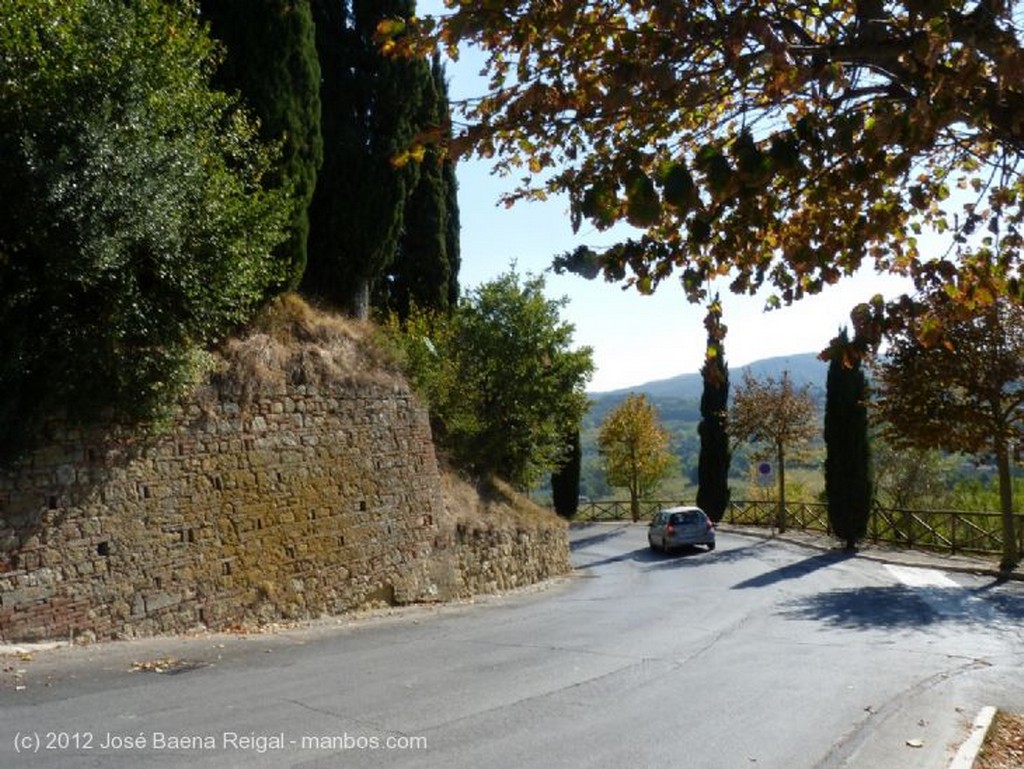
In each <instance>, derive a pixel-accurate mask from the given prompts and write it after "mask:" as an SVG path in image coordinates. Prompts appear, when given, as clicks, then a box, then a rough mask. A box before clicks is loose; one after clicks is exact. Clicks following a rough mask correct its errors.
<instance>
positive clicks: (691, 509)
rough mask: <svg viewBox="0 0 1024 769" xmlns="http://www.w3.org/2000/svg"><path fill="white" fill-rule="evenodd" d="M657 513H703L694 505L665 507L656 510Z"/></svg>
mask: <svg viewBox="0 0 1024 769" xmlns="http://www.w3.org/2000/svg"><path fill="white" fill-rule="evenodd" d="M658 512H659V513H703V512H704V511H703V510H701V509H700V508H699V507H696V506H694V505H679V506H678V507H666V508H663V509H662V510H659V511H658Z"/></svg>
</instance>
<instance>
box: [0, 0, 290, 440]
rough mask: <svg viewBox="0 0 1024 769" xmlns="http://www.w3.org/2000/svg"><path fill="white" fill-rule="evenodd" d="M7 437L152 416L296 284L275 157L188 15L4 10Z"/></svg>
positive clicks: (69, 8) (2, 246)
mask: <svg viewBox="0 0 1024 769" xmlns="http://www.w3.org/2000/svg"><path fill="white" fill-rule="evenodd" d="M0 17H2V18H3V20H4V21H3V24H2V25H0V51H2V55H0V199H3V201H4V210H3V212H2V213H0V392H3V393H4V397H3V399H2V403H0V434H2V438H3V439H2V440H0V442H2V443H3V444H4V446H5V448H8V449H9V448H10V447H11V446H13V445H16V444H17V443H18V440H19V439H24V438H25V437H26V436H27V435H28V434H30V433H31V431H32V429H33V427H34V426H35V425H36V423H37V422H38V421H39V419H40V418H41V416H42V415H43V414H45V413H47V412H48V411H50V410H52V409H58V408H63V409H66V410H67V411H68V412H69V413H71V414H72V415H73V416H76V417H79V418H83V419H88V418H93V417H95V416H97V415H98V414H100V413H101V412H102V411H103V410H104V409H107V408H112V409H114V411H115V413H118V414H119V415H122V416H130V417H141V416H152V415H153V414H154V413H155V412H158V411H159V410H160V409H161V408H163V407H165V406H167V405H168V404H169V403H171V402H173V401H174V399H175V398H176V397H177V396H178V394H179V393H180V391H181V388H182V387H183V385H184V384H185V382H187V381H188V379H189V378H190V376H191V374H192V373H194V365H195V361H196V353H197V351H199V350H201V349H202V348H203V346H205V345H208V344H210V343H212V342H214V341H216V340H218V339H219V338H221V337H222V336H223V335H224V334H225V333H226V332H228V331H229V330H230V329H231V328H233V327H234V326H236V325H237V324H239V323H241V322H243V321H245V320H246V319H247V318H248V317H249V316H250V314H251V312H252V311H253V309H254V307H255V306H256V304H257V303H258V302H259V301H260V299H261V298H262V297H263V296H264V294H265V291H266V289H267V287H268V286H269V285H272V284H274V283H276V282H278V281H280V280H281V273H280V271H279V264H278V263H277V262H275V261H274V260H273V259H271V258H269V254H270V252H271V250H272V249H273V248H274V246H275V245H276V244H277V243H278V242H280V240H281V238H282V230H283V226H284V223H285V221H286V219H287V216H288V212H289V207H288V204H287V201H286V200H285V198H284V196H283V195H282V194H280V193H279V192H274V191H267V190H265V189H264V187H263V184H262V177H263V174H264V173H265V172H266V171H267V169H268V168H270V166H271V164H272V158H273V156H272V153H271V152H270V151H269V150H268V148H267V147H266V146H264V145H262V144H261V143H260V141H259V140H258V136H257V130H256V126H255V124H254V123H253V121H251V120H250V119H249V118H248V117H247V116H246V115H245V114H244V113H243V112H242V111H241V109H240V108H239V105H238V103H237V102H236V101H235V100H234V99H233V98H232V97H229V96H227V95H225V94H224V93H220V92H218V91H216V90H213V89H211V88H210V86H209V80H210V76H211V73H212V71H213V68H214V66H215V58H214V46H213V44H212V42H211V41H210V39H209V38H208V37H207V36H206V34H205V33H204V32H203V30H202V29H201V27H200V25H199V24H198V22H197V18H196V14H195V11H194V9H193V8H192V6H191V5H190V4H188V3H165V2H162V1H161V0H138V1H137V2H132V3H127V4H126V3H123V2H118V1H117V0H66V1H64V2H59V3H58V2H37V3H26V2H19V1H17V0H0Z"/></svg>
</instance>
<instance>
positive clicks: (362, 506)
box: [359, 499, 366, 513]
mask: <svg viewBox="0 0 1024 769" xmlns="http://www.w3.org/2000/svg"><path fill="white" fill-rule="evenodd" d="M359 512H361V513H365V512H366V500H365V499H364V500H362V501H361V502H360V503H359Z"/></svg>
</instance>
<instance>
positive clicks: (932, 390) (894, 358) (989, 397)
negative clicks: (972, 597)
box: [877, 293, 1024, 567]
mask: <svg viewBox="0 0 1024 769" xmlns="http://www.w3.org/2000/svg"><path fill="white" fill-rule="evenodd" d="M936 317H937V318H940V319H942V320H943V328H942V330H941V333H942V339H943V342H942V343H931V344H928V343H927V341H928V339H929V336H930V335H932V334H934V333H937V332H934V331H932V330H930V329H929V328H928V325H929V324H930V323H931V322H932V319H933V318H936ZM878 373H879V376H878V389H879V393H880V397H879V398H878V399H877V409H878V415H879V417H880V418H881V419H882V420H883V421H884V423H885V425H886V426H887V428H888V429H887V434H888V436H889V437H891V438H892V439H894V440H896V441H898V442H901V443H903V444H909V445H912V446H916V447H919V448H939V449H944V450H947V451H964V452H968V453H975V454H978V453H990V454H991V455H992V456H994V457H995V459H996V465H997V467H998V471H999V487H1000V502H1001V507H1002V518H1003V534H1004V537H1003V539H1004V541H1003V547H1004V551H1003V563H1004V565H1005V566H1008V567H1012V566H1013V565H1015V564H1016V563H1017V561H1018V560H1019V555H1020V554H1019V553H1018V552H1017V542H1016V535H1015V533H1014V520H1013V499H1012V482H1011V462H1012V456H1011V454H1012V448H1013V446H1015V445H1019V444H1020V442H1021V441H1022V440H1024V309H1022V308H1021V307H1020V306H1018V305H1013V304H1010V303H1008V302H999V303H996V304H993V305H991V306H989V307H985V308H983V309H981V310H980V311H978V312H977V313H974V314H971V315H967V316H965V315H964V314H963V313H962V312H961V311H960V310H959V308H957V307H955V306H953V305H951V303H950V302H949V299H948V296H947V295H946V294H945V293H935V294H932V295H931V296H929V297H926V299H925V301H924V302H923V303H922V306H921V307H920V308H919V309H918V311H917V314H916V315H912V316H911V318H910V319H909V321H908V323H907V324H906V326H905V329H904V331H903V332H902V333H900V334H899V335H896V336H894V338H893V340H892V345H891V347H890V349H889V350H888V352H887V354H886V356H885V357H884V358H883V359H882V360H881V362H880V365H879V367H878Z"/></svg>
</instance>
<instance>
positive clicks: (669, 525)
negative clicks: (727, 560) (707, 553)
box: [647, 506, 715, 553]
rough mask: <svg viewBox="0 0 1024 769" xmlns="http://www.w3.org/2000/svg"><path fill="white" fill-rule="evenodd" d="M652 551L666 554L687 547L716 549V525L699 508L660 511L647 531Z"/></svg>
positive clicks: (677, 508)
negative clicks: (661, 551) (701, 546)
mask: <svg viewBox="0 0 1024 769" xmlns="http://www.w3.org/2000/svg"><path fill="white" fill-rule="evenodd" d="M647 542H648V543H649V544H650V546H651V549H652V550H664V551H665V552H666V553H667V552H669V551H671V550H673V549H675V548H678V547H684V546H686V545H704V546H705V547H707V549H708V550H714V549H715V524H714V523H712V522H711V519H710V518H708V516H707V515H706V514H705V512H704V511H703V510H701V509H700V508H699V507H685V506H683V507H669V508H666V509H665V510H659V511H658V512H657V513H655V515H654V519H653V520H652V521H651V526H650V528H649V529H648V530H647Z"/></svg>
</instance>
